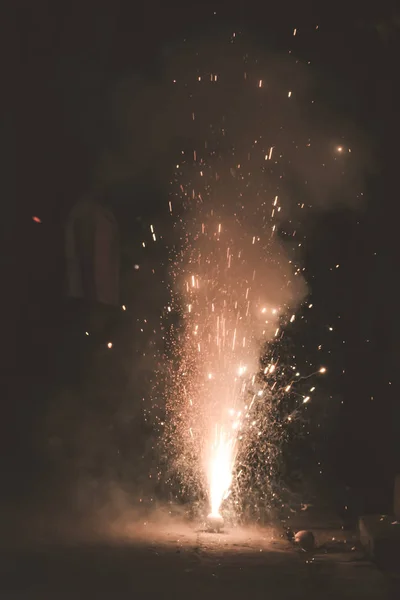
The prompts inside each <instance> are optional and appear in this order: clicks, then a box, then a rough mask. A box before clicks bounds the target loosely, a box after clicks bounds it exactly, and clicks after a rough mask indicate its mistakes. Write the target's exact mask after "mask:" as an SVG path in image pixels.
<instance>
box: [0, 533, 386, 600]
mask: <svg viewBox="0 0 400 600" xmlns="http://www.w3.org/2000/svg"><path fill="white" fill-rule="evenodd" d="M332 537H335V536H332V535H331V532H327V531H325V532H324V533H323V534H322V533H320V539H318V543H319V545H320V546H321V548H320V550H319V551H317V552H316V553H314V555H307V554H306V553H301V552H298V551H296V550H295V549H294V548H293V547H292V546H291V545H290V544H289V542H287V541H286V540H284V539H282V537H281V536H280V533H279V532H278V531H274V530H273V529H268V528H265V529H262V530H256V529H230V530H227V531H226V532H225V533H221V534H212V533H207V532H204V531H200V530H199V528H197V529H196V528H195V527H194V526H192V527H189V526H188V525H184V524H176V523H174V524H173V523H167V524H165V523H164V524H160V523H159V524H157V525H154V524H151V523H146V524H144V522H141V523H140V524H129V525H127V524H126V523H125V524H124V525H123V526H117V527H114V528H113V529H112V530H109V531H107V533H104V532H103V534H101V533H99V532H97V536H96V539H95V538H94V537H93V536H92V538H91V539H89V537H86V538H85V536H81V537H80V538H79V536H78V537H76V536H72V537H71V538H70V539H69V541H68V542H65V541H64V542H63V543H61V542H60V541H59V540H58V541H57V540H56V539H55V538H54V539H51V538H49V537H46V536H44V537H42V539H41V540H39V539H36V540H33V539H31V540H30V541H28V539H26V541H25V543H24V544H23V545H22V544H21V543H18V540H16V539H14V540H13V541H14V543H13V544H7V548H6V547H4V548H2V549H1V555H2V556H1V557H0V558H1V560H0V598H1V599H2V600H3V599H4V600H11V599H21V600H22V599H39V598H40V599H42V600H46V599H47V598H48V599H51V600H58V599H64V598H65V599H70V598H71V599H74V600H77V599H80V598H82V599H88V600H89V599H92V598H95V599H98V600H101V599H103V598H109V599H111V598H112V599H118V598H136V597H140V598H189V599H190V600H192V599H193V600H194V599H197V598H202V599H206V600H210V599H213V598H229V599H235V598H240V599H241V600H243V599H244V600H246V598H247V597H251V599H252V600H254V599H257V598H263V599H264V598H270V599H273V600H280V599H295V598H303V599H304V598H309V599H313V598H318V599H319V600H320V598H324V600H326V599H331V598H332V599H339V598H340V599H345V598H362V599H365V600H368V599H378V598H379V599H381V600H385V599H386V598H395V597H396V593H395V590H394V588H393V585H394V583H393V580H391V579H390V578H388V577H387V576H385V575H384V574H382V573H381V572H380V571H378V570H377V569H376V568H374V567H373V566H372V565H371V564H370V563H368V562H367V561H365V560H363V559H362V556H361V554H360V553H358V552H357V549H355V550H354V547H353V550H351V548H350V545H351V544H352V543H353V542H352V541H351V540H348V541H347V542H346V543H345V542H344V541H343V540H342V541H341V540H338V539H337V538H336V537H335V540H332ZM343 539H344V538H343ZM139 594H140V596H139Z"/></svg>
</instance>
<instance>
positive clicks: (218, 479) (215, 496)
mask: <svg viewBox="0 0 400 600" xmlns="http://www.w3.org/2000/svg"><path fill="white" fill-rule="evenodd" d="M234 461H235V437H234V436H228V435H227V434H226V433H225V431H224V429H223V428H222V427H216V428H215V438H214V443H213V444H212V448H211V455H210V461H209V465H208V485H209V493H210V504H211V514H212V515H219V511H220V508H221V504H222V502H223V500H224V499H225V498H226V496H227V494H228V492H229V488H230V486H231V483H232V471H233V464H234Z"/></svg>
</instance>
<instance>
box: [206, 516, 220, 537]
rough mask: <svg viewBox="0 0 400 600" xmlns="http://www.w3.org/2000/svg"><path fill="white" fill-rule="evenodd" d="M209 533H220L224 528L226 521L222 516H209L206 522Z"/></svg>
mask: <svg viewBox="0 0 400 600" xmlns="http://www.w3.org/2000/svg"><path fill="white" fill-rule="evenodd" d="M206 526H207V531H210V532H216V533H218V532H220V531H221V530H222V529H223V528H224V519H223V518H222V517H221V515H211V514H210V515H208V517H207V520H206Z"/></svg>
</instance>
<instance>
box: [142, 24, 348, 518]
mask: <svg viewBox="0 0 400 600" xmlns="http://www.w3.org/2000/svg"><path fill="white" fill-rule="evenodd" d="M296 33H297V30H296V29H294V31H293V35H294V36H296ZM236 39H237V38H235V40H236ZM238 66H239V65H238ZM204 75H205V74H204V73H203V75H200V74H199V75H196V77H194V78H193V79H194V81H195V82H196V87H197V88H200V87H202V86H203V85H208V86H212V88H213V89H217V88H218V89H221V86H222V85H223V74H222V73H221V75H220V76H219V75H217V74H216V73H211V74H210V73H209V74H208V76H207V77H206V76H204ZM266 81H268V86H267V87H266V86H265V82H266ZM269 81H270V80H269V79H268V78H267V77H263V78H258V79H256V80H255V81H254V80H253V81H252V80H251V77H249V75H248V72H247V70H246V71H245V76H244V84H245V85H246V86H248V89H249V93H251V94H252V93H253V92H252V91H251V90H252V89H254V88H255V89H256V88H265V90H264V91H267V90H268V89H269V88H270V83H269ZM174 82H175V80H174ZM217 82H218V85H217V86H216V85H214V84H216V83H217ZM252 86H253V87H252ZM195 93H196V92H195V88H193V90H191V93H190V94H189V97H190V98H192V102H193V106H195V105H196V102H195ZM257 93H259V94H261V95H263V93H264V92H257ZM287 96H288V97H289V98H291V97H292V90H289V91H288V92H287ZM288 104H292V103H288ZM201 112H202V111H201V106H199V105H197V106H196V110H191V111H190V112H189V115H190V121H191V122H192V123H194V124H198V123H201ZM240 118H243V119H244V118H245V115H242V116H241V117H240ZM260 122H261V121H260ZM205 125H206V124H203V126H204V131H205V130H206V127H205ZM193 126H195V125H193ZM198 126H199V127H201V125H198ZM209 128H211V130H212V133H211V134H210V139H205V140H203V142H202V143H200V142H199V145H198V147H196V148H190V150H188V151H184V150H183V151H182V153H181V158H180V159H179V163H178V164H176V171H175V176H174V178H173V181H172V184H173V187H172V192H171V197H173V203H172V200H168V209H169V213H170V214H171V215H173V219H174V224H175V225H174V226H175V229H176V232H177V234H178V237H179V238H180V244H179V246H178V248H175V249H174V252H173V261H172V265H173V266H172V280H173V284H172V290H171V291H172V301H171V305H168V308H167V313H171V311H172V310H173V311H176V312H177V313H178V314H179V316H180V324H179V325H175V326H174V327H173V328H172V333H171V348H172V352H171V358H170V366H169V369H168V373H169V385H168V398H167V417H168V418H167V419H166V423H167V426H166V434H165V435H166V443H167V445H168V444H169V450H170V452H171V454H173V466H174V469H175V470H176V472H177V473H178V474H179V477H180V482H181V485H182V488H184V489H186V490H189V491H193V490H197V492H196V493H197V494H199V493H200V492H199V490H204V489H206V492H207V496H208V502H209V505H210V508H211V513H212V514H214V515H218V514H219V513H220V511H221V506H222V503H223V501H224V500H225V499H226V498H227V497H228V495H229V492H230V491H232V495H234V496H235V498H236V499H237V498H238V491H237V490H238V489H239V488H240V487H241V486H243V485H246V484H249V482H250V479H251V482H252V483H251V485H252V486H253V488H254V489H256V488H258V489H259V490H260V495H261V496H262V495H263V493H264V492H263V488H265V487H266V486H268V481H266V479H265V475H267V477H268V478H272V476H273V473H274V468H275V464H276V461H277V459H278V455H279V444H280V442H281V440H282V438H283V437H284V435H285V428H286V427H287V423H292V422H294V421H296V420H297V419H298V418H299V411H300V406H303V405H308V404H309V403H310V402H311V396H310V395H306V394H303V393H302V392H301V391H300V388H299V386H301V385H302V382H303V381H304V380H307V379H308V378H309V377H312V376H314V375H316V374H318V373H320V374H324V373H325V372H326V367H320V368H319V369H318V368H317V370H316V371H315V370H313V372H312V373H310V374H306V375H303V376H301V375H300V372H299V371H298V370H297V368H296V366H295V365H293V364H287V362H288V361H287V360H285V359H284V352H283V351H282V352H281V351H280V347H283V342H284V339H285V335H286V332H287V330H288V328H289V327H290V326H292V324H293V323H294V322H295V321H296V322H297V319H296V313H297V310H298V309H299V308H300V307H301V306H302V303H303V302H304V300H305V297H306V294H305V285H304V281H303V271H304V268H302V266H301V263H300V261H299V260H298V259H297V252H298V249H299V248H301V246H302V241H301V239H300V237H299V230H301V221H300V220H298V221H296V224H295V223H293V224H292V221H289V224H290V227H289V228H288V229H289V231H283V230H282V223H283V222H284V218H286V219H287V212H288V209H287V208H286V206H285V200H284V198H285V196H286V197H287V194H285V193H282V189H283V188H282V178H283V177H284V168H283V167H282V166H281V160H282V157H283V156H284V147H283V145H281V146H280V144H279V135H278V134H277V133H276V132H275V134H271V135H270V136H268V132H267V135H261V134H259V135H254V137H253V138H252V139H251V137H250V134H249V135H246V136H243V139H242V137H239V138H237V137H235V133H233V134H232V135H231V138H230V141H229V142H225V141H224V143H225V146H223V144H222V140H226V139H227V138H228V137H229V128H228V126H227V125H226V124H225V117H223V118H222V119H221V124H220V125H218V126H216V125H215V124H213V125H209ZM281 129H283V128H281ZM293 143H294V142H293ZM314 146H315V145H313V146H311V143H310V139H309V138H307V139H305V140H304V143H303V147H305V148H307V152H312V151H313V148H314ZM222 147H224V148H225V149H221V148H222ZM297 147H298V146H296V148H297ZM336 150H337V152H338V153H340V152H342V150H343V147H341V146H340V147H337V148H336ZM314 152H316V153H315V155H314V159H315V164H317V161H318V160H319V155H318V150H317V149H316V150H314ZM332 160H334V157H332ZM289 163H290V160H289ZM264 165H268V169H267V168H266V167H265V166H264ZM323 166H324V167H325V165H323ZM298 207H299V209H302V210H301V212H303V213H304V212H305V210H304V209H305V207H307V206H306V204H305V203H304V202H300V203H298ZM285 213H286V217H284V215H285ZM150 233H151V235H152V237H153V240H154V241H155V240H156V236H155V232H154V226H153V225H151V226H150ZM283 235H285V236H287V238H289V239H291V243H292V249H291V250H290V251H288V249H287V246H285V247H283V245H282V244H281V242H280V237H282V236H283ZM144 245H145V243H144V242H143V246H144ZM171 306H172V308H171ZM305 306H308V308H312V307H313V304H311V303H310V304H307V305H305ZM301 318H303V316H302V317H301ZM260 355H261V356H262V361H261V363H263V364H261V365H260ZM263 361H264V362H263ZM314 369H315V367H314ZM298 388H299V389H298ZM314 390H315V387H314V386H313V387H312V388H311V389H309V390H308V392H309V394H311V393H312V392H313V391H314ZM304 391H305V390H303V392H304ZM307 408H308V407H307V406H304V408H303V409H302V410H307ZM171 448H172V450H171ZM255 457H257V459H256V458H255ZM257 461H258V464H259V465H260V467H259V468H258V467H257V468H258V470H257V468H256V472H254V463H255V462H257ZM250 465H253V466H252V467H251V466H250ZM252 469H253V472H252V473H251V474H250V472H251V471H252Z"/></svg>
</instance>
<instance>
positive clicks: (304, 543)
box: [294, 531, 315, 552]
mask: <svg viewBox="0 0 400 600" xmlns="http://www.w3.org/2000/svg"><path fill="white" fill-rule="evenodd" d="M294 541H295V543H296V544H297V545H298V546H299V547H300V548H301V549H302V550H305V551H306V552H311V550H314V548H315V538H314V534H313V532H312V531H298V532H297V533H296V535H295V536H294Z"/></svg>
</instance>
